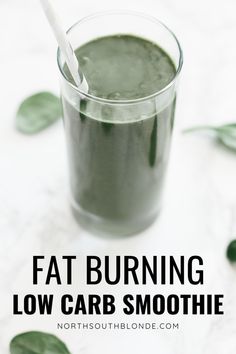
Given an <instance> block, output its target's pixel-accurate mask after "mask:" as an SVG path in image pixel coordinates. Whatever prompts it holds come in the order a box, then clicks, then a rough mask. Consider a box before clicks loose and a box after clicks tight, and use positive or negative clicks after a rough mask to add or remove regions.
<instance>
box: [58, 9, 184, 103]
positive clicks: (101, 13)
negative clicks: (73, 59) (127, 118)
mask: <svg viewBox="0 0 236 354" xmlns="http://www.w3.org/2000/svg"><path fill="white" fill-rule="evenodd" d="M109 15H133V16H136V17H140V18H141V17H142V18H143V19H146V20H149V21H150V22H153V23H156V24H159V25H161V26H162V27H163V28H164V29H166V30H167V32H168V33H169V34H170V35H171V36H172V38H173V39H174V40H175V42H176V44H177V48H178V51H179V60H178V65H177V68H176V73H175V75H174V77H173V79H172V80H171V81H170V82H169V83H168V84H167V85H166V86H164V87H163V88H162V89H161V90H159V91H157V92H154V93H152V94H151V95H148V96H145V97H140V98H136V99H127V100H126V99H122V100H115V99H108V98H102V97H98V96H95V95H92V94H90V93H86V92H84V91H83V90H81V89H80V88H79V87H77V86H76V85H74V84H73V83H72V82H70V81H69V80H68V78H67V76H66V74H65V72H64V69H63V66H62V62H61V50H60V48H59V47H58V49H57V65H58V67H59V70H60V73H61V74H62V76H63V78H64V79H65V80H66V82H67V83H68V84H69V85H70V86H71V88H73V89H74V90H75V91H77V92H78V94H80V95H81V96H84V97H86V98H88V99H90V100H93V101H97V102H100V103H106V104H113V105H124V104H135V103H140V102H143V101H147V100H151V99H153V98H155V97H156V96H159V95H161V94H162V93H164V92H165V91H167V90H168V89H169V88H170V87H171V86H172V85H173V84H174V83H175V82H176V81H177V79H178V77H179V74H180V72H181V69H182V66H183V51H182V48H181V45H180V42H179V40H178V38H177V37H176V35H175V34H174V32H173V31H172V30H171V29H170V28H169V27H168V26H166V25H165V24H164V23H163V22H162V21H160V20H158V19H157V18H156V17H154V16H151V15H148V14H145V13H142V12H138V11H132V10H118V11H114V10H113V11H109V10H108V11H99V12H95V13H92V14H90V15H88V16H85V17H82V18H81V19H80V20H78V21H77V22H75V23H74V24H73V25H72V26H71V27H70V28H69V29H68V30H67V31H66V33H67V34H68V35H69V34H70V32H71V31H73V29H74V28H75V27H77V26H78V25H80V24H83V23H85V22H87V21H90V20H92V19H93V18H98V17H102V16H109ZM167 54H168V53H167Z"/></svg>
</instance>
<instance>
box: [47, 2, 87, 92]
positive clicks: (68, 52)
mask: <svg viewBox="0 0 236 354" xmlns="http://www.w3.org/2000/svg"><path fill="white" fill-rule="evenodd" d="M40 1H41V4H42V7H43V10H44V12H45V15H46V17H47V19H48V22H49V24H50V25H51V28H52V30H53V33H54V35H55V37H56V40H57V42H58V45H59V48H60V50H61V52H62V53H63V55H64V57H65V61H66V64H67V66H68V68H69V70H70V73H71V75H72V77H73V79H74V81H75V83H76V85H77V86H78V87H80V88H81V89H82V90H83V91H85V92H88V84H87V81H86V79H85V77H84V75H82V81H81V78H80V75H79V62H78V60H77V58H76V56H75V53H74V50H73V48H72V46H71V44H70V42H69V40H68V37H67V35H66V32H65V31H64V30H63V27H62V25H61V21H60V20H59V17H58V15H57V14H56V12H55V10H54V9H53V7H52V5H51V3H50V0H40Z"/></svg>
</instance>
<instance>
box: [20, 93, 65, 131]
mask: <svg viewBox="0 0 236 354" xmlns="http://www.w3.org/2000/svg"><path fill="white" fill-rule="evenodd" d="M60 117H61V107H60V100H59V98H58V97H57V96H55V95H54V94H52V93H50V92H39V93H36V94H35V95H33V96H30V97H28V98H26V99H25V100H24V101H23V102H22V103H21V105H20V107H19V108H18V111H17V114H16V128H17V129H18V130H19V131H20V132H22V133H25V134H35V133H38V132H40V131H41V130H43V129H45V128H47V127H48V126H50V125H51V124H53V123H54V122H56V121H57V120H58V119H59V118H60Z"/></svg>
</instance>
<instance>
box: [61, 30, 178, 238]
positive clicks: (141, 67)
mask: <svg viewBox="0 0 236 354" xmlns="http://www.w3.org/2000/svg"><path fill="white" fill-rule="evenodd" d="M76 56H77V57H78V59H79V63H80V65H81V70H82V71H83V73H84V74H85V77H86V79H87V81H88V85H89V94H90V95H93V96H95V101H93V99H91V100H90V99H87V98H86V97H84V98H82V100H81V101H80V102H79V103H75V102H74V101H73V102H72V100H69V99H67V98H66V97H65V95H62V100H63V110H64V124H65V130H66V134H67V145H68V150H69V162H70V178H71V188H72V196H73V206H74V211H75V214H76V215H77V216H78V218H79V219H80V221H81V222H82V223H86V224H87V226H91V225H94V228H95V229H98V231H99V230H101V231H103V232H104V231H105V232H107V233H117V234H129V233H134V232H136V231H140V230H141V229H143V228H145V227H146V226H147V225H148V224H150V222H151V221H152V220H154V219H155V217H156V215H157V214H158V212H159V210H160V202H161V194H162V191H163V181H164V176H165V172H166V166H167V162H168V156H169V148H170V140H171V133H172V128H173V120H174V111H175V97H174V96H173V97H172V99H170V100H169V101H168V103H165V104H163V105H162V107H161V109H160V108H159V107H156V106H155V99H153V98H152V99H151V98H150V100H149V99H148V98H147V100H142V99H143V98H145V97H148V96H150V95H154V94H155V93H157V92H158V91H160V90H161V89H163V88H164V87H166V86H167V85H168V84H169V83H170V82H171V81H172V79H173V78H174V77H175V74H176V69H175V66H174V64H173V62H172V60H171V59H170V57H169V56H168V54H167V53H166V52H165V51H164V50H162V49H161V48H160V47H159V46H157V45H156V44H154V43H152V42H150V41H148V40H146V39H142V38H139V37H134V36H132V35H114V36H108V37H102V38H98V39H96V40H93V41H91V42H89V43H87V44H85V45H83V46H82V47H80V48H78V49H77V51H76ZM64 70H65V71H66V68H64ZM67 75H68V79H69V80H71V78H70V77H69V74H68V72H67ZM97 99H98V100H97ZM99 99H103V101H102V100H100V101H99ZM104 99H108V100H112V101H111V104H109V102H108V103H107V101H104ZM138 99H139V100H140V104H139V105H135V106H133V105H132V103H130V104H129V103H128V104H127V108H126V106H125V109H124V108H123V106H122V105H123V104H124V100H138ZM113 101H115V102H113ZM119 101H120V105H119ZM135 102H138V101H135ZM119 112H120V113H119Z"/></svg>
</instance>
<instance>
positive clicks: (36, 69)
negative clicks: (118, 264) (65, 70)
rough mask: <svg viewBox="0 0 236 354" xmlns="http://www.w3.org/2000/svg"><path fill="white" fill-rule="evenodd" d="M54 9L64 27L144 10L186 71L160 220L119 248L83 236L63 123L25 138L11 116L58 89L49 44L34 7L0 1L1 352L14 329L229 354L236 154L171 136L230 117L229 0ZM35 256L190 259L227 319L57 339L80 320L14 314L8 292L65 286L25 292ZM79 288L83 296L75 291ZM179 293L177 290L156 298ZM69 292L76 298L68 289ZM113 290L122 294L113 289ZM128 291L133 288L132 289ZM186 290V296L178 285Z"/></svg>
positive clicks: (115, 348) (234, 54)
mask: <svg viewBox="0 0 236 354" xmlns="http://www.w3.org/2000/svg"><path fill="white" fill-rule="evenodd" d="M55 3H56V4H57V6H58V9H59V11H61V13H63V16H64V17H63V20H64V23H65V26H67V27H68V26H69V25H70V24H72V23H73V22H75V21H76V20H77V19H78V18H79V17H81V16H84V15H87V14H89V13H91V12H94V11H98V10H105V9H112V8H117V7H119V8H125V9H127V8H128V9H135V10H138V11H144V12H146V13H150V14H152V15H154V16H156V17H158V18H160V19H162V20H163V21H164V22H165V23H167V24H168V25H169V26H170V27H171V28H172V29H173V30H174V32H176V34H177V36H178V37H179V39H180V41H181V43H182V46H183V50H184V60H185V63H184V70H183V74H182V79H181V85H180V92H179V97H178V107H177V116H176V125H175V133H174V139H173V145H172V152H171V159H170V166H169V171H168V178H167V185H166V194H165V206H164V209H163V212H162V214H161V216H160V218H159V219H158V221H157V222H156V223H155V224H154V225H153V226H152V227H151V228H150V229H148V230H147V231H146V232H145V233H143V234H140V235H138V236H137V237H131V238H126V239H122V240H121V239H112V240H111V239H110V240H108V239H103V238H98V237H95V236H92V235H89V234H87V233H86V232H85V231H83V230H82V229H81V228H80V227H79V226H78V225H77V224H76V223H75V221H74V220H73V218H72V216H71V214H70V210H69V204H68V176H67V160H66V152H65V141H64V132H63V127H62V124H61V123H58V124H56V125H55V126H53V127H51V128H50V129H48V130H47V131H45V132H43V133H41V134H39V135H36V136H32V137H27V136H23V135H21V134H19V133H18V132H17V131H16V130H15V128H14V113H15V111H16V109H17V106H18V104H19V103H20V101H21V100H22V99H23V98H24V97H25V96H27V95H28V94H31V93H32V92H37V91H40V90H43V89H47V90H52V91H54V92H55V93H57V92H58V75H57V74H58V73H57V67H56V63H55V49H56V45H55V42H54V38H53V36H52V35H51V32H50V30H49V28H48V25H47V23H46V20H45V19H44V16H43V14H42V12H41V9H40V7H39V2H38V1H36V0H24V2H23V3H22V2H20V1H17V0H0V40H1V47H2V50H1V65H0V77H1V120H0V125H1V129H0V145H1V148H0V161H1V174H0V238H1V247H0V285H1V288H0V289H1V290H0V294H1V297H0V298H1V301H0V333H1V335H0V337H1V341H0V351H1V353H2V354H7V353H8V343H9V340H10V338H11V337H12V336H13V335H15V334H16V333H19V332H22V331H26V330H32V329H38V330H44V331H49V332H53V333H55V334H58V335H59V336H60V337H61V338H63V339H65V341H66V342H67V343H68V346H69V347H70V348H71V351H72V352H73V353H75V354H76V353H78V354H79V353H85V354H87V353H88V354H93V353H103V354H106V353H113V354H116V353H120V352H121V351H122V352H123V353H128V352H131V351H132V352H135V353H138V354H139V353H142V352H143V351H147V350H148V352H149V353H162V354H169V353H172V354H188V353H190V352H191V354H200V353H201V354H213V353H214V354H222V353H223V352H224V353H225V354H235V352H236V269H234V268H233V267H232V266H230V265H229V264H228V262H227V260H226V258H225V248H226V246H227V244H228V242H229V240H230V239H232V238H235V237H236V188H235V181H236V163H235V161H236V155H235V154H233V153H232V152H230V151H227V150H226V149H225V148H222V147H221V146H220V145H219V144H217V143H216V142H215V141H213V140H212V139H210V138H208V137H206V136H204V135H183V134H182V133H181V130H182V129H183V128H185V127H188V126H191V125H196V124H220V123H226V122H229V121H236V113H235V80H236V67H235V62H236V46H235V38H236V21H235V13H236V3H235V1H234V0H226V1H222V0H205V1H203V0H199V1H188V0H178V1H176V0H165V1H164V0H145V1H141V0H139V1H137V0H136V1H135V0H128V1H127V0H126V1H125V0H120V1H119V6H118V5H115V4H113V3H112V2H108V1H105V0H100V1H99V2H96V1H92V0H88V1H86V2H80V1H76V0H73V1H72V0H69V1H67V2H66V1H62V0H61V1H59V0H58V1H55ZM35 254H44V255H52V254H54V255H57V256H61V255H63V254H76V255H78V256H80V257H84V256H85V255H87V254H98V255H105V254H110V255H116V254H117V255H124V254H133V255H142V254H146V255H153V254H175V255H179V254H183V255H185V256H190V255H192V254H199V255H201V256H202V257H203V259H204V264H205V265H204V269H205V285H204V286H203V287H202V288H201V289H200V290H198V291H201V292H203V293H217V292H218V293H223V294H224V295H225V306H224V307H225V315H224V316H223V317H217V316H215V317H214V316H213V317H207V316H202V317H201V316H199V317H197V318H195V317H191V316H188V317H183V318H182V317H181V316H175V318H174V320H173V318H170V317H169V318H168V317H165V318H161V319H158V321H160V320H163V321H171V322H178V323H179V324H180V329H179V330H178V331H175V332H174V331H158V332H141V333H140V332H137V331H134V332H132V333H131V332H128V331H127V332H125V333H123V332H115V331H111V332H109V333H108V332H105V333H104V332H99V331H95V332H93V331H90V332H89V331H82V332H81V331H72V330H70V331H66V330H65V331H57V329H56V322H57V321H59V320H62V321H77V322H78V318H76V316H72V318H70V319H65V318H61V316H59V315H58V314H53V316H51V317H50V316H49V317H43V318H42V317H40V316H33V317H27V316H22V317H17V316H12V294H13V293H19V294H21V295H23V294H26V293H30V292H32V293H37V292H42V291H44V290H45V291H49V292H52V293H55V294H57V293H58V291H59V292H61V293H63V291H66V288H64V287H62V288H60V290H58V288H57V287H56V286H50V288H49V289H44V287H43V286H39V287H38V288H37V287H36V288H35V287H33V286H32V274H31V273H32V255H35ZM104 289H106V287H105V286H104V288H103V287H99V288H98V289H97V290H98V291H99V292H102V291H104ZM79 290H80V291H84V292H88V289H86V288H83V285H82V284H80V285H79ZM154 290H155V289H153V287H150V288H148V289H147V288H146V289H143V288H142V289H140V291H142V292H145V291H146V292H151V293H153V292H154ZM181 290H182V291H183V289H181V288H178V287H177V286H176V287H174V289H173V288H171V289H169V288H168V287H167V288H166V290H165V291H167V292H168V291H172V292H177V293H178V292H179V291H181ZM70 291H73V292H76V291H77V292H78V288H76V287H72V288H71V289H70ZM106 291H108V289H106ZM115 291H116V292H117V293H119V291H121V292H122V291H124V289H122V287H117V289H116V290H115ZM126 291H127V290H126ZM130 291H136V292H137V288H136V289H133V288H132V287H131V288H130ZM184 291H185V292H187V291H192V292H194V291H196V290H195V289H193V288H191V287H188V286H186V287H185V288H184ZM119 319H122V317H119V315H117V318H115V320H119ZM80 320H81V319H80ZM87 320H88V319H87ZM94 320H96V319H94ZM129 320H133V321H135V320H137V318H132V319H129ZM138 320H139V321H140V318H139V319H138ZM152 320H153V318H152ZM154 320H155V321H157V319H154Z"/></svg>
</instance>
